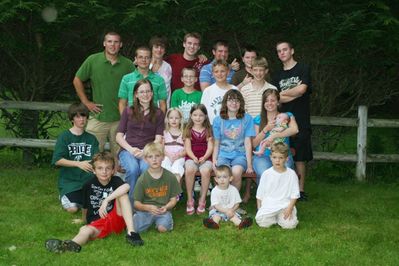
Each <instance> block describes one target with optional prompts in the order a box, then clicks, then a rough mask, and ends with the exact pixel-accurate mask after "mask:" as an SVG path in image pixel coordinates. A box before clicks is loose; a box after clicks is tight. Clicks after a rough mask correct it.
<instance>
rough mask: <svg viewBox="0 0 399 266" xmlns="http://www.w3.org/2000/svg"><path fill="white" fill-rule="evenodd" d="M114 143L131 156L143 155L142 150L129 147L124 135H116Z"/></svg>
mask: <svg viewBox="0 0 399 266" xmlns="http://www.w3.org/2000/svg"><path fill="white" fill-rule="evenodd" d="M116 142H117V143H118V144H119V146H121V147H122V148H123V149H125V150H127V151H128V152H129V153H130V154H132V155H133V156H136V157H141V155H142V153H143V152H142V150H141V149H139V148H137V147H132V146H130V144H129V143H127V141H126V140H125V138H124V134H123V133H122V132H118V133H116Z"/></svg>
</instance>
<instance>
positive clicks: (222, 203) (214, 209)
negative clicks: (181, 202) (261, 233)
mask: <svg viewBox="0 0 399 266" xmlns="http://www.w3.org/2000/svg"><path fill="white" fill-rule="evenodd" d="M232 180H233V173H232V171H231V169H230V167H228V166H227V165H220V166H217V167H216V171H215V182H216V184H217V185H216V186H215V187H214V188H213V189H212V192H211V207H210V211H209V218H205V219H204V220H203V223H204V226H205V227H207V228H210V229H219V222H220V220H223V221H232V222H233V223H234V225H235V226H238V228H239V229H243V228H247V227H249V226H251V225H252V219H251V218H249V217H247V218H244V219H241V216H240V215H239V214H238V213H237V212H236V211H237V209H238V207H239V205H240V202H241V197H240V193H239V192H238V190H237V188H236V187H235V186H233V185H230V182H231V181H232Z"/></svg>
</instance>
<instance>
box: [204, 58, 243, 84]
mask: <svg viewBox="0 0 399 266" xmlns="http://www.w3.org/2000/svg"><path fill="white" fill-rule="evenodd" d="M213 62H215V61H212V63H209V64H207V65H205V66H203V67H202V68H201V72H200V76H199V81H200V82H208V83H209V85H212V84H213V83H215V82H216V80H215V78H214V77H213V74H212V64H213ZM229 70H230V72H229V74H228V75H227V82H228V83H229V84H231V79H232V78H233V75H234V73H235V71H234V70H233V69H231V68H230V69H229Z"/></svg>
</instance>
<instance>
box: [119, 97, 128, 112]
mask: <svg viewBox="0 0 399 266" xmlns="http://www.w3.org/2000/svg"><path fill="white" fill-rule="evenodd" d="M126 107H127V99H122V98H119V102H118V109H119V113H120V114H121V115H122V113H123V110H125V108H126Z"/></svg>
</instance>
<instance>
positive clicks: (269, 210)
mask: <svg viewBox="0 0 399 266" xmlns="http://www.w3.org/2000/svg"><path fill="white" fill-rule="evenodd" d="M271 151H272V152H271V155H270V158H271V160H272V164H273V166H272V167H270V168H269V169H267V170H266V171H264V172H263V174H262V176H261V178H260V182H259V186H258V190H257V192H256V205H257V208H258V212H257V213H256V217H255V219H256V223H257V224H258V225H259V226H260V227H270V226H272V225H273V224H276V223H277V224H278V225H280V226H281V227H282V228H284V229H293V228H295V227H296V226H297V224H298V219H297V211H296V208H295V203H296V201H297V199H298V198H299V186H298V176H297V175H296V173H295V171H294V170H292V169H290V168H287V167H286V166H285V162H286V161H287V159H288V146H287V144H285V143H281V142H279V143H276V144H273V145H272V147H271Z"/></svg>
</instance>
